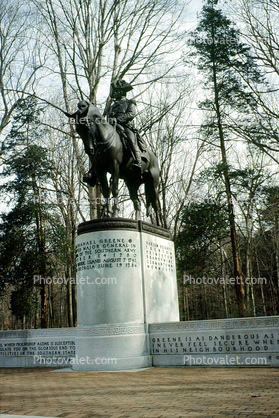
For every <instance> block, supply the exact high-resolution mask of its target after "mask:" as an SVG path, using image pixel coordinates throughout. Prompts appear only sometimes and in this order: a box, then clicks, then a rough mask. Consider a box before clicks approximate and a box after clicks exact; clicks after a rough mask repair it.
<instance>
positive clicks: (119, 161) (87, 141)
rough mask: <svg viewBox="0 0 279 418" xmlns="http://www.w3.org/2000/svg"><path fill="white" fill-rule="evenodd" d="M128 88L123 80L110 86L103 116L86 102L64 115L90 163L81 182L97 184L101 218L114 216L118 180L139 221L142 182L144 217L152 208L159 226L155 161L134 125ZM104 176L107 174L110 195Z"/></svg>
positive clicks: (133, 102) (134, 109) (150, 212)
mask: <svg viewBox="0 0 279 418" xmlns="http://www.w3.org/2000/svg"><path fill="white" fill-rule="evenodd" d="M132 89H133V87H132V86H131V85H130V84H129V83H126V82H125V81H124V80H117V81H116V82H113V83H111V92H110V96H111V98H112V99H113V100H114V102H113V104H112V105H111V107H110V109H109V111H108V115H107V117H104V116H103V115H102V114H101V113H100V111H99V110H98V109H97V108H96V107H95V106H94V105H93V104H92V103H90V102H89V101H86V100H82V101H80V102H79V103H78V110H77V111H76V112H75V113H72V114H70V113H67V112H64V113H65V115H66V116H68V117H69V118H71V119H72V120H73V119H74V123H75V128H76V132H77V133H78V135H79V136H80V137H81V139H82V141H83V144H84V149H85V152H86V154H87V155H88V156H89V159H90V162H91V168H90V170H89V172H88V173H87V174H86V175H84V177H83V181H84V182H86V183H88V184H89V185H90V186H92V187H94V186H95V185H96V183H97V182H99V183H100V184H101V188H102V193H103V196H104V198H105V216H106V217H118V214H119V209H120V208H119V204H118V187H119V186H118V184H119V178H121V179H123V180H124V181H125V183H126V185H127V187H128V190H129V194H130V198H131V200H132V202H133V205H134V209H135V216H136V220H139V219H140V202H139V197H138V189H139V187H140V185H141V184H142V183H144V185H145V197H146V214H147V216H150V217H151V218H152V208H153V210H154V212H155V216H156V224H157V225H160V217H159V204H158V183H159V166H158V160H157V158H156V156H155V155H154V153H153V152H152V151H151V150H150V149H149V148H148V147H147V146H146V144H145V142H144V141H143V139H142V137H141V136H140V135H139V132H138V130H137V129H136V128H135V126H134V121H133V119H134V117H135V116H136V102H135V100H133V99H127V98H126V94H127V92H128V91H130V90H132ZM108 173H110V174H111V180H110V183H111V192H110V186H109V184H108V179H107V174H108ZM110 193H112V197H113V199H112V200H113V207H111V204H110Z"/></svg>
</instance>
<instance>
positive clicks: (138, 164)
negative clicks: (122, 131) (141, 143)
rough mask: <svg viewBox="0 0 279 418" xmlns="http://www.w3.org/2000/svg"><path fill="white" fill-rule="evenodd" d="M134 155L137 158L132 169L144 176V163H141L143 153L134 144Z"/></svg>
mask: <svg viewBox="0 0 279 418" xmlns="http://www.w3.org/2000/svg"><path fill="white" fill-rule="evenodd" d="M133 153H134V156H135V161H134V163H133V164H132V169H133V170H134V171H136V172H137V173H139V174H140V175H142V162H141V152H140V150H139V147H138V146H137V145H136V144H133Z"/></svg>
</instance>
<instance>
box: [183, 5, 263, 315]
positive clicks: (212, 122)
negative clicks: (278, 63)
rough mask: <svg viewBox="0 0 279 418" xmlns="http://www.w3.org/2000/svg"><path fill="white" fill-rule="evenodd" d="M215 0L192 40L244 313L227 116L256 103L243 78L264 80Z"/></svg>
mask: <svg viewBox="0 0 279 418" xmlns="http://www.w3.org/2000/svg"><path fill="white" fill-rule="evenodd" d="M217 5H218V0H206V4H205V5H204V6H203V8H202V12H201V16H200V19H199V23H198V26H197V28H196V30H195V31H193V32H192V33H191V44H192V45H193V46H194V48H195V51H194V53H193V54H192V56H195V57H198V62H197V66H198V69H199V71H200V72H201V73H202V74H204V75H205V86H206V93H207V95H208V97H207V99H206V100H204V101H203V102H201V103H200V104H199V106H200V108H202V109H205V110H206V111H209V112H210V115H209V116H208V118H207V120H206V123H204V124H203V126H202V131H203V132H204V134H205V135H207V137H210V138H212V139H213V141H214V140H215V139H218V141H219V147H220V151H221V163H220V164H219V169H221V171H222V174H223V179H224V184H225V191H226V196H227V205H228V213H229V224H230V235H231V247H232V254H233V263H234V275H235V278H236V280H235V289H236V295H237V301H238V310H239V315H240V316H243V315H245V311H246V306H245V300H244V287H243V279H242V272H241V265H240V258H239V251H238V243H237V234H236V226H235V214H234V206H233V201H232V191H231V181H230V170H229V163H228V158H227V140H228V139H229V138H230V129H229V124H230V120H231V119H234V120H235V121H236V120H238V118H240V115H244V116H245V115H246V116H247V114H248V112H249V110H250V109H251V108H253V107H256V106H257V103H256V100H255V99H254V97H253V94H252V93H251V91H249V89H248V88H247V85H246V84H245V82H244V80H245V79H246V80H247V78H248V79H249V81H250V82H252V83H258V82H263V79H262V77H261V74H260V72H259V71H258V68H257V65H256V63H255V62H254V61H253V58H252V55H251V53H250V49H249V47H248V46H247V45H245V44H243V43H242V42H241V41H240V38H239V32H238V30H236V29H235V27H234V25H233V24H232V22H231V21H230V20H229V19H228V18H227V17H226V16H225V15H224V13H223V12H222V10H219V9H217Z"/></svg>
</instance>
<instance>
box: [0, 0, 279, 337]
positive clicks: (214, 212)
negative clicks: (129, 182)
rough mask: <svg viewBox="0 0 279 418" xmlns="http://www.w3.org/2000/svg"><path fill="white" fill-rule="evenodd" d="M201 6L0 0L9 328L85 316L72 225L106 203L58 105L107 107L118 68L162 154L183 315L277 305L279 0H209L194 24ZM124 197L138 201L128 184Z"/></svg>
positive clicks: (0, 270)
mask: <svg viewBox="0 0 279 418" xmlns="http://www.w3.org/2000/svg"><path fill="white" fill-rule="evenodd" d="M190 11H191V2H190V3H189V4H186V3H185V2H182V1H179V0H172V1H165V0H160V1H154V0H144V1H138V0H125V1H113V0H86V1H78V0H70V1H67V2H64V1H63V0H25V1H24V2H21V3H20V4H19V3H18V4H17V3H14V4H13V5H6V4H2V5H1V7H0V15H1V16H2V19H1V33H0V41H1V43H0V89H1V98H0V100H1V107H0V140H1V145H0V159H1V160H0V161H1V163H0V167H1V191H0V193H1V202H2V203H1V213H2V214H1V221H0V329H20V328H40V327H41V328H46V327H73V326H75V325H76V283H75V279H74V278H75V275H76V263H75V240H76V230H77V226H78V224H79V223H80V222H83V221H85V220H89V219H96V218H99V217H101V216H102V215H103V205H102V204H101V203H102V195H101V192H100V187H99V185H97V186H95V187H94V188H92V187H90V186H89V185H88V184H85V183H83V182H82V177H83V175H84V174H85V173H86V172H87V171H88V169H89V166H88V157H87V156H86V154H85V152H84V149H83V144H82V142H81V140H80V138H79V137H78V136H77V134H76V132H75V130H74V127H73V125H71V124H70V123H68V122H69V121H68V120H67V118H66V117H65V115H64V114H63V113H62V111H60V110H65V111H67V112H69V113H71V112H74V111H75V110H76V106H77V103H78V101H80V100H89V101H91V102H92V103H93V104H94V105H96V106H97V107H98V108H99V109H102V112H103V115H104V116H106V114H107V112H108V108H109V106H110V104H111V103H112V99H111V97H110V83H111V81H115V80H117V79H119V78H123V79H125V80H127V81H128V82H129V83H131V84H132V85H133V87H134V89H133V91H132V92H131V93H129V97H133V98H134V99H135V100H136V103H137V108H138V114H137V117H136V127H137V128H138V129H139V132H140V133H141V135H143V138H144V140H145V141H146V142H147V143H148V145H149V146H150V148H151V149H152V151H153V152H154V153H155V154H156V155H157V157H158V160H159V165H160V185H159V195H160V212H161V220H162V226H163V227H165V228H168V229H170V231H171V232H172V235H173V239H174V242H175V246H176V257H177V260H176V262H177V277H178V290H179V302H180V319H181V320H191V319H211V318H232V317H238V316H261V315H263V316H265V315H276V314H279V184H278V163H279V154H278V151H279V147H278V145H279V132H278V123H279V108H278V75H279V71H278V68H279V67H278V60H279V55H278V44H279V41H278V27H277V26H278V21H279V20H278V17H279V3H278V1H277V0H272V1H270V0H269V1H267V0H261V1H257V0H253V1H251V0H237V1H236V2H234V4H231V2H222V1H218V0H204V1H203V5H202V8H200V10H198V15H197V18H196V17H195V24H194V25H193V22H192V21H191V19H190ZM191 16H192V15H191ZM119 200H120V208H121V210H120V211H121V216H123V217H132V216H134V213H133V208H132V205H131V202H130V201H129V199H128V191H127V190H126V187H125V185H124V184H122V185H121V190H120V196H119ZM141 201H142V202H141V207H142V216H143V220H147V218H146V217H145V210H144V199H143V191H142V195H141ZM46 278H48V280H43V279H46ZM54 278H56V280H53V279H54ZM58 279H59V280H58ZM198 279H199V280H198ZM208 279H212V280H208ZM214 279H215V280H214Z"/></svg>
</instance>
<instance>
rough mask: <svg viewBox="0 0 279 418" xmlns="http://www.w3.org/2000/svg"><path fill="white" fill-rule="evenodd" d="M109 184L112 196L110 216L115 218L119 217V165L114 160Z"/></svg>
mask: <svg viewBox="0 0 279 418" xmlns="http://www.w3.org/2000/svg"><path fill="white" fill-rule="evenodd" d="M111 182H112V196H113V212H112V216H113V217H114V218H117V217H118V215H119V210H120V207H119V204H118V193H119V190H118V184H119V164H118V162H117V161H116V160H115V161H114V162H113V173H112V177H111Z"/></svg>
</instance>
